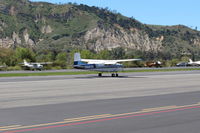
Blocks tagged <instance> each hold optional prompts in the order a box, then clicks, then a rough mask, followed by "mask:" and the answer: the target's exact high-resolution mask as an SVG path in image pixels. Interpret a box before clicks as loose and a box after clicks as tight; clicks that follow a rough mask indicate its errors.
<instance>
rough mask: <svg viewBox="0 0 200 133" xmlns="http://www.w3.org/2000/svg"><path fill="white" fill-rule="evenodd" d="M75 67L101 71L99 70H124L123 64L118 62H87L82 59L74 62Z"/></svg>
mask: <svg viewBox="0 0 200 133" xmlns="http://www.w3.org/2000/svg"><path fill="white" fill-rule="evenodd" d="M74 68H76V69H86V70H91V71H99V72H118V71H122V70H123V65H122V64H119V63H116V64H87V63H85V62H81V61H75V62H74Z"/></svg>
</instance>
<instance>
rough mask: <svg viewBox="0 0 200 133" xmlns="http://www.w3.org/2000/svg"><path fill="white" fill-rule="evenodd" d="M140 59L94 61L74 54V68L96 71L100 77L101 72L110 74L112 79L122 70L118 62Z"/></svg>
mask: <svg viewBox="0 0 200 133" xmlns="http://www.w3.org/2000/svg"><path fill="white" fill-rule="evenodd" d="M140 60H141V59H124V60H96V59H81V56H80V53H75V54H74V68H76V69H87V70H92V71H98V72H99V74H98V76H99V77H101V76H102V72H111V73H112V77H115V76H116V77H118V73H117V72H118V71H121V70H122V69H123V65H122V64H120V63H119V62H127V61H140Z"/></svg>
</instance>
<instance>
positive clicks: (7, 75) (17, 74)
mask: <svg viewBox="0 0 200 133" xmlns="http://www.w3.org/2000/svg"><path fill="white" fill-rule="evenodd" d="M193 70H200V68H175V69H168V68H166V69H136V70H124V71H121V73H129V72H169V71H193ZM97 73H98V72H93V71H78V72H36V73H23V72H22V73H0V77H23V76H58V75H81V74H97Z"/></svg>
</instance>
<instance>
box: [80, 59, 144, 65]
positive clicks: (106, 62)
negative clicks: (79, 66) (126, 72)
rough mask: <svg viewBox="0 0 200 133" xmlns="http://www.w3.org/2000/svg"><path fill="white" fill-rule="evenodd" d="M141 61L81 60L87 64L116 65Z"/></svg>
mask: <svg viewBox="0 0 200 133" xmlns="http://www.w3.org/2000/svg"><path fill="white" fill-rule="evenodd" d="M140 60H141V59H124V60H93V59H81V61H83V62H87V63H88V64H116V63H119V62H128V61H140Z"/></svg>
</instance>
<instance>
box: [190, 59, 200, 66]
mask: <svg viewBox="0 0 200 133" xmlns="http://www.w3.org/2000/svg"><path fill="white" fill-rule="evenodd" d="M188 65H191V66H200V61H192V59H189V63H188Z"/></svg>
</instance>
